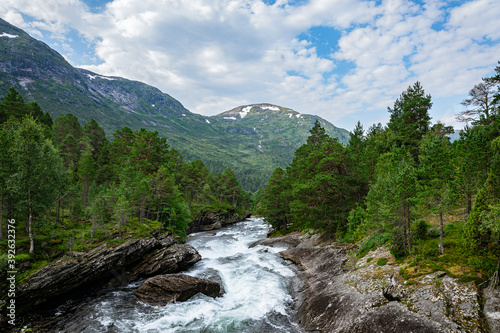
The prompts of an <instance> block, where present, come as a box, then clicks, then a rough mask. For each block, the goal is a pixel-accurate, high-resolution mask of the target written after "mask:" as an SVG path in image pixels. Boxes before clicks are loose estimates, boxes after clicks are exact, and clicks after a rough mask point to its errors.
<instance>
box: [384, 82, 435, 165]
mask: <svg viewBox="0 0 500 333" xmlns="http://www.w3.org/2000/svg"><path fill="white" fill-rule="evenodd" d="M431 107H432V102H431V96H430V95H426V94H425V92H424V88H423V87H422V85H421V84H420V82H418V81H417V82H415V84H414V85H413V86H410V87H408V89H407V90H406V91H404V92H403V93H402V94H401V96H400V97H399V98H398V99H397V100H396V102H395V103H394V107H393V108H392V109H391V108H388V111H389V113H390V114H391V118H390V121H389V124H388V126H389V129H390V130H391V131H392V132H394V133H395V134H396V136H395V138H394V141H395V143H396V145H397V146H398V147H401V146H406V147H409V149H410V151H411V153H412V155H413V156H414V158H416V156H417V155H418V146H419V142H420V140H422V138H423V137H424V135H425V134H426V133H427V132H428V131H429V125H430V119H431V117H430V116H429V110H430V108H431Z"/></svg>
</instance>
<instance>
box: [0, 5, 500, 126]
mask: <svg viewBox="0 0 500 333" xmlns="http://www.w3.org/2000/svg"><path fill="white" fill-rule="evenodd" d="M0 17H1V18H3V19H4V20H6V21H8V22H9V23H11V24H13V25H15V26H17V27H19V28H21V29H23V30H25V31H26V32H28V33H29V34H30V35H31V36H33V37H34V38H37V39H39V40H41V41H43V42H45V43H46V44H48V45H49V46H51V47H52V48H53V49H55V50H56V51H58V52H59V53H61V54H62V55H63V56H64V57H65V58H66V59H67V60H68V61H69V63H71V64H72V65H73V66H75V67H81V68H85V69H88V70H91V71H94V72H96V73H98V74H101V75H108V76H121V77H125V78H128V79H131V80H138V81H142V82H145V83H147V84H149V85H152V86H155V87H157V88H159V89H160V90H161V91H163V92H165V93H167V94H169V95H171V96H173V97H174V98H176V99H177V100H179V101H180V102H181V103H182V104H183V105H184V106H185V107H186V108H187V109H188V110H190V111H192V112H195V113H199V114H203V115H215V114H218V113H220V112H223V111H227V110H230V109H232V108H234V107H237V106H240V105H247V104H253V103H272V104H276V105H280V106H284V107H288V108H291V109H293V110H296V111H298V112H300V113H307V114H315V115H319V116H321V117H323V118H325V119H327V120H328V121H330V122H332V123H333V124H334V125H336V126H338V127H342V128H346V129H348V130H352V129H353V128H354V126H355V124H356V122H357V121H358V120H359V121H360V122H361V124H362V125H363V126H364V128H365V129H368V127H369V126H371V125H372V124H374V123H379V122H381V123H382V124H385V123H387V122H388V120H389V113H388V111H387V108H388V107H393V105H394V102H395V101H396V99H397V98H398V97H399V96H400V95H401V93H402V92H403V91H405V90H406V89H407V88H408V87H409V86H411V85H413V84H414V83H415V82H416V81H419V82H420V83H421V84H422V86H423V88H424V90H425V92H426V94H430V95H431V96H432V101H433V107H432V109H431V111H430V115H431V117H432V122H433V123H435V122H437V121H441V122H444V123H445V124H446V125H453V126H455V127H456V128H461V127H463V124H461V123H458V122H457V121H456V119H455V116H456V114H457V113H459V112H460V111H463V110H464V107H463V106H462V105H461V104H460V102H461V101H463V100H464V99H465V98H467V96H468V92H469V91H470V90H471V89H472V87H473V86H474V85H475V84H478V83H479V82H481V79H482V78H483V77H487V76H490V75H492V74H493V71H494V68H495V66H496V65H498V61H499V60H500V19H498V18H499V17H500V2H499V1H498V0H470V1H457V0H444V1H439V0H430V1H423V0H414V1H407V0H375V1H365V0H276V1H274V0H113V1H105V0H102V1H100V0H40V1H39V0H2V1H1V2H0Z"/></svg>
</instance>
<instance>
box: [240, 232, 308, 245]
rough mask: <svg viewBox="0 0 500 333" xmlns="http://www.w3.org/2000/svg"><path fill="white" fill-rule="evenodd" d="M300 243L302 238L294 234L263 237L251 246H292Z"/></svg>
mask: <svg viewBox="0 0 500 333" xmlns="http://www.w3.org/2000/svg"><path fill="white" fill-rule="evenodd" d="M299 244H300V238H299V237H298V234H292V235H287V236H283V237H276V238H263V239H260V240H258V241H256V242H254V243H252V244H250V246H249V248H252V247H256V246H258V245H262V246H269V247H284V248H291V247H296V246H297V245H299Z"/></svg>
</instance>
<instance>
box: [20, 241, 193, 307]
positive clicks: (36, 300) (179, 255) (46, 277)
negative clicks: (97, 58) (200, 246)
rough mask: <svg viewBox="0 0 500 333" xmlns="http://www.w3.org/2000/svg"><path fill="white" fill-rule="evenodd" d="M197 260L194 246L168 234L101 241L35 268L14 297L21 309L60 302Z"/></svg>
mask: <svg viewBox="0 0 500 333" xmlns="http://www.w3.org/2000/svg"><path fill="white" fill-rule="evenodd" d="M199 260H201V256H200V254H199V253H198V251H196V249H194V248H193V247H192V246H190V245H185V244H179V243H178V242H177V239H176V238H175V237H173V236H171V235H168V234H163V235H160V236H158V237H153V236H151V237H146V238H141V239H132V240H129V241H127V242H126V243H124V244H122V245H120V246H117V247H108V246H107V245H106V244H103V245H101V246H100V247H98V248H96V249H94V250H92V251H90V252H88V253H83V254H80V255H77V256H75V257H73V258H65V259H61V260H59V261H57V262H54V263H51V264H49V265H47V266H45V267H44V268H42V269H41V270H39V271H37V272H35V273H34V274H33V275H31V276H29V277H28V278H26V280H25V281H24V282H23V283H22V284H20V285H19V286H18V292H17V294H16V301H17V302H19V304H22V305H23V307H24V310H28V309H30V308H33V307H36V306H40V305H41V304H46V303H54V304H59V303H62V302H63V301H64V300H65V299H67V298H72V297H75V296H79V295H82V294H85V293H88V292H89V291H91V290H95V289H98V288H104V287H109V286H117V285H125V284H128V283H130V282H132V281H134V280H137V279H140V278H147V277H151V276H155V275H158V274H167V273H175V272H179V271H181V270H184V269H186V268H188V267H189V266H191V265H193V264H194V263H196V262H197V261H199Z"/></svg>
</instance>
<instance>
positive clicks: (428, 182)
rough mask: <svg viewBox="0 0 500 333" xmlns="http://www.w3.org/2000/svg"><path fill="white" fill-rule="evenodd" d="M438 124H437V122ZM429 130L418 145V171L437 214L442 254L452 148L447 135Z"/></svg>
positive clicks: (451, 170) (423, 187) (450, 179)
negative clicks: (444, 215)
mask: <svg viewBox="0 0 500 333" xmlns="http://www.w3.org/2000/svg"><path fill="white" fill-rule="evenodd" d="M438 125H439V124H438ZM439 133H440V132H439V131H437V132H430V133H429V134H428V135H427V136H426V137H425V138H424V139H423V140H422V143H421V146H420V155H419V160H420V164H419V173H420V183H421V185H422V190H423V192H424V193H425V194H426V197H427V198H428V199H429V200H430V206H431V209H432V211H433V212H434V213H436V214H438V216H439V224H440V243H439V248H440V250H441V254H444V240H443V238H444V222H443V214H444V213H445V212H446V209H447V206H448V204H449V200H448V198H449V191H448V190H449V185H450V183H451V181H452V177H453V168H452V165H451V161H452V160H451V157H452V149H451V144H450V140H449V138H448V137H447V136H444V135H440V134H439Z"/></svg>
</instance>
